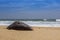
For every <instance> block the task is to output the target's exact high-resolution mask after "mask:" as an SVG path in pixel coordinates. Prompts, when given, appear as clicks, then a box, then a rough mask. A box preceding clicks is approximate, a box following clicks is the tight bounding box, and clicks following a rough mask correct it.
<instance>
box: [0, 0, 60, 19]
mask: <svg viewBox="0 0 60 40" xmlns="http://www.w3.org/2000/svg"><path fill="white" fill-rule="evenodd" d="M0 19H60V0H0Z"/></svg>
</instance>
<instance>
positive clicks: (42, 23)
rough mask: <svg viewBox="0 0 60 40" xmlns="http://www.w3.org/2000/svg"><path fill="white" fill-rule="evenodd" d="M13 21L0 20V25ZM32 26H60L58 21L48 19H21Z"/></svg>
mask: <svg viewBox="0 0 60 40" xmlns="http://www.w3.org/2000/svg"><path fill="white" fill-rule="evenodd" d="M13 22H14V21H0V25H6V26H9V25H10V24H12V23H13ZM22 22H24V23H26V24H28V25H30V26H32V27H60V22H54V21H52V22H49V21H22Z"/></svg>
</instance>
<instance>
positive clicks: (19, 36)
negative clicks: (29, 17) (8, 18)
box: [0, 26, 60, 40]
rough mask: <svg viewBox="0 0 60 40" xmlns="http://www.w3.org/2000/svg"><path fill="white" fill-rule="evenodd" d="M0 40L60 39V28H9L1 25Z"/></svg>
mask: <svg viewBox="0 0 60 40" xmlns="http://www.w3.org/2000/svg"><path fill="white" fill-rule="evenodd" d="M0 40H60V28H37V27H36V28H33V31H17V30H7V29H6V27H4V26H0Z"/></svg>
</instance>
